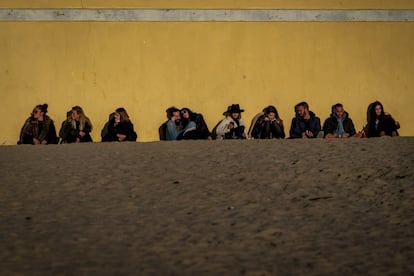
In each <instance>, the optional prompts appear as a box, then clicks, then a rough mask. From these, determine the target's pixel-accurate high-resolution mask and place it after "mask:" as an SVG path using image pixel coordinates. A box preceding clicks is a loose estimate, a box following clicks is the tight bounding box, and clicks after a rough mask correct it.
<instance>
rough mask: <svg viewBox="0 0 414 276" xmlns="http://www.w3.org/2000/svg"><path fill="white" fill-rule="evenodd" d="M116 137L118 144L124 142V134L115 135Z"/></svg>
mask: <svg viewBox="0 0 414 276" xmlns="http://www.w3.org/2000/svg"><path fill="white" fill-rule="evenodd" d="M116 136H118V140H119V142H122V141H124V140H125V138H126V135H124V134H117V135H116Z"/></svg>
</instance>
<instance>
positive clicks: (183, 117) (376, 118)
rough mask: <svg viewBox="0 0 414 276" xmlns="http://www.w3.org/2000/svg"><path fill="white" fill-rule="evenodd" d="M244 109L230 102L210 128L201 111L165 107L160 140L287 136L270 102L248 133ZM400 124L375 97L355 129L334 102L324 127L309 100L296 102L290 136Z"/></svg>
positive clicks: (373, 131)
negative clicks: (363, 124)
mask: <svg viewBox="0 0 414 276" xmlns="http://www.w3.org/2000/svg"><path fill="white" fill-rule="evenodd" d="M242 112H244V110H243V109H241V108H240V105H239V104H232V105H230V106H228V108H227V110H226V111H225V112H224V113H223V115H224V118H223V119H222V120H220V121H219V122H218V123H217V124H216V126H215V127H214V128H213V129H212V131H211V132H210V131H209V130H208V127H207V125H206V123H205V121H204V119H203V116H202V115H201V114H199V113H195V112H192V111H191V110H190V109H189V108H183V109H181V110H180V109H178V108H176V107H170V108H168V109H167V110H166V113H167V119H168V120H167V121H166V122H165V123H163V124H162V125H161V126H160V128H159V136H160V140H183V139H247V138H250V139H283V138H285V137H286V135H285V129H284V125H283V120H282V119H281V118H280V116H279V113H278V111H277V109H276V107H274V106H273V105H269V106H267V107H265V108H264V109H263V111H262V112H260V113H258V114H257V115H256V116H255V117H254V118H253V120H252V122H251V124H250V128H249V130H248V131H247V133H246V124H245V122H244V120H243V119H242V116H241V114H242ZM399 128H400V125H399V123H398V122H397V121H395V120H394V119H393V118H392V116H391V115H390V114H388V113H385V112H384V107H383V105H382V104H381V103H380V102H378V101H376V102H373V103H371V104H370V105H369V106H368V110H367V124H366V126H365V127H364V129H363V130H362V131H360V132H358V133H357V132H356V130H355V126H354V123H353V122H352V119H351V118H350V117H349V114H348V112H346V111H345V110H344V107H343V105H342V104H340V103H337V104H335V105H333V106H332V110H331V115H330V116H329V118H327V119H326V120H325V122H324V124H323V126H322V127H321V121H320V119H319V117H317V116H316V115H315V113H313V112H312V111H310V110H309V105H308V104H307V103H306V102H301V103H298V104H297V105H295V117H294V118H293V119H292V123H291V127H290V130H289V138H291V139H294V138H317V137H319V138H348V137H381V136H398V131H397V130H398V129H399Z"/></svg>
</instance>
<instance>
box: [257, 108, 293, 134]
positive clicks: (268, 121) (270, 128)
mask: <svg viewBox="0 0 414 276" xmlns="http://www.w3.org/2000/svg"><path fill="white" fill-rule="evenodd" d="M253 124H254V125H253V127H252V131H251V135H250V136H251V138H253V139H280V138H285V130H284V127H283V120H282V119H281V118H280V117H279V113H278V112H277V109H276V107H274V106H273V105H269V106H268V107H266V108H264V109H263V113H262V115H259V116H258V117H257V118H256V120H255V122H254V123H253Z"/></svg>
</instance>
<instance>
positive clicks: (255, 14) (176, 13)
mask: <svg viewBox="0 0 414 276" xmlns="http://www.w3.org/2000/svg"><path fill="white" fill-rule="evenodd" d="M0 21H115V22H116V21H121V22H122V21H137V22H140V21H143V22H148V21H165V22H176V21H178V22H205V21H229V22H232V21H235V22H238V21H257V22H262V21H263V22H268V21H270V22H273V21H287V22H289V21H292V22H296V21H302V22H307V21H309V22H370V21H382V22H388V21H389V22H413V21H414V10H200V9H196V10H184V9H174V10H167V9H88V10H85V9H0Z"/></svg>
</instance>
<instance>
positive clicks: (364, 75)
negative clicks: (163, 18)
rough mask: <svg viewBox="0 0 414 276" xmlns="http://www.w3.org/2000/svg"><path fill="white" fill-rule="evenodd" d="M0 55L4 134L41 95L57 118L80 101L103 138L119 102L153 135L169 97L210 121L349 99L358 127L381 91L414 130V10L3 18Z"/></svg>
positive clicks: (320, 111)
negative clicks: (283, 17) (391, 19)
mask: <svg viewBox="0 0 414 276" xmlns="http://www.w3.org/2000/svg"><path fill="white" fill-rule="evenodd" d="M0 60H1V62H0V93H1V99H2V100H1V102H2V108H1V109H0V116H1V118H3V120H4V122H3V123H2V127H1V132H0V144H15V143H16V141H17V138H18V134H19V130H20V127H21V125H22V124H23V121H24V120H25V119H26V117H27V116H28V115H29V112H30V111H31V110H32V108H33V107H34V106H35V105H36V104H41V103H43V102H47V103H48V104H49V105H50V107H49V113H50V116H51V117H52V118H53V119H54V120H55V122H56V124H57V125H58V126H59V125H60V123H61V122H62V121H63V120H64V118H65V116H64V115H65V112H66V110H68V109H70V107H71V106H73V105H81V106H82V107H83V108H84V109H85V111H86V113H87V115H88V116H89V117H90V118H91V120H92V122H93V124H94V131H93V133H92V134H93V138H94V140H95V141H100V130H101V128H102V126H103V124H104V123H105V121H106V120H107V116H108V114H109V113H110V112H112V111H113V110H114V109H115V108H117V107H119V106H123V107H125V108H126V109H127V110H128V112H129V113H130V115H131V117H132V121H133V123H134V124H135V126H136V128H137V131H138V134H139V140H140V141H151V140H157V139H158V133H157V129H158V126H159V125H160V123H162V122H163V121H165V112H164V111H165V109H166V108H167V107H169V106H171V105H177V106H179V107H184V106H188V107H190V108H192V109H193V110H195V111H198V112H202V113H203V114H204V115H205V117H206V119H207V123H208V125H209V126H210V128H211V127H213V126H214V124H215V123H216V122H217V121H218V120H219V119H221V117H222V115H221V114H222V112H223V111H224V110H225V109H226V107H227V105H229V104H231V103H240V104H241V106H242V107H243V108H244V109H246V112H245V113H244V114H243V116H244V118H245V119H246V120H247V121H249V123H250V119H251V118H252V117H253V116H254V114H255V113H257V112H259V111H260V110H261V109H262V108H263V107H264V106H266V105H268V104H275V105H276V107H277V108H278V109H279V112H280V115H281V116H282V118H283V119H284V120H285V123H286V127H287V128H289V126H290V120H291V118H292V116H293V106H294V105H295V104H296V103H297V102H299V101H302V100H305V101H308V102H309V104H310V107H311V110H313V111H314V112H316V113H317V115H319V116H320V117H321V119H322V120H324V119H325V118H326V117H327V116H328V114H329V111H330V106H331V105H332V104H334V103H336V102H342V103H343V104H344V105H345V108H346V110H348V111H349V112H350V114H351V117H352V118H353V120H354V122H355V124H356V128H357V129H361V127H362V125H363V124H364V120H365V114H366V107H367V105H368V104H369V103H370V102H372V101H374V100H377V99H378V100H380V101H382V102H383V104H384V107H385V110H386V111H389V112H390V113H392V114H393V116H394V117H395V118H397V119H398V120H399V121H400V123H401V126H402V128H401V132H400V133H401V135H414V122H413V118H414V111H413V108H412V103H413V101H412V98H413V91H414V78H413V76H414V66H413V64H414V23H413V22H410V23H385V22H383V23H379V22H372V23H356V22H354V23H351V22H348V23H333V22H320V23H317V22H315V23H310V22H302V23H299V22H285V23H283V22H257V23H252V22H227V23H225V22H216V23H214V22H182V23H178V22H118V23H117V22H98V23H97V22H95V23H94V22H89V23H88V22H60V23H59V22H2V23H0Z"/></svg>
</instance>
